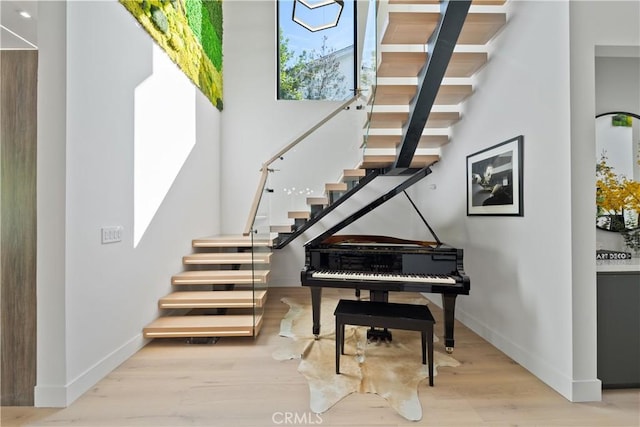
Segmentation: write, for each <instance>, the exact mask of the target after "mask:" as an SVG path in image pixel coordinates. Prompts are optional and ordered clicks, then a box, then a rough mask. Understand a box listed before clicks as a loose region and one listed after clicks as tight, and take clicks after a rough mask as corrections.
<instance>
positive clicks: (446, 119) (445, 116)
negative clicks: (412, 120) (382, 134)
mask: <svg viewBox="0 0 640 427" xmlns="http://www.w3.org/2000/svg"><path fill="white" fill-rule="evenodd" d="M407 120H409V113H408V112H407V113H401V112H397V113H396V112H373V113H369V125H370V127H371V128H401V127H402V126H403V125H404V124H405V122H406V121H407ZM459 120H460V113H457V112H446V113H444V112H443V113H440V112H431V113H429V117H428V119H427V123H426V125H425V127H427V128H445V127H449V126H452V125H454V124H455V123H456V122H457V121H459Z"/></svg>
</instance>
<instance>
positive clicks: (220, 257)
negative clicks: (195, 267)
mask: <svg viewBox="0 0 640 427" xmlns="http://www.w3.org/2000/svg"><path fill="white" fill-rule="evenodd" d="M182 262H183V264H215V265H217V264H251V263H252V262H255V263H256V264H268V263H269V262H271V252H253V253H252V252H238V253H226V252H216V253H197V254H191V255H186V256H184V257H182Z"/></svg>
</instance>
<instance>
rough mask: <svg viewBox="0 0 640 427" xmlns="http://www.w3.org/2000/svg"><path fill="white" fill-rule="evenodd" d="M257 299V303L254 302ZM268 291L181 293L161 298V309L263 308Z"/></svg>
mask: <svg viewBox="0 0 640 427" xmlns="http://www.w3.org/2000/svg"><path fill="white" fill-rule="evenodd" d="M254 298H255V302H254ZM266 300H267V291H266V290H256V291H253V290H232V291H180V292H172V293H170V294H169V295H166V296H164V297H162V298H160V300H159V302H158V306H159V307H160V308H165V309H166V308H251V307H254V306H255V307H263V306H264V303H265V302H266Z"/></svg>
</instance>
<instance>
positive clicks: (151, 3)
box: [119, 0, 222, 111]
mask: <svg viewBox="0 0 640 427" xmlns="http://www.w3.org/2000/svg"><path fill="white" fill-rule="evenodd" d="M119 1H120V3H121V4H122V5H123V6H124V7H125V8H126V9H127V10H128V11H129V12H130V13H131V14H132V15H133V16H134V17H135V18H136V20H138V22H139V23H140V25H142V27H143V28H144V29H145V30H146V31H147V32H148V33H149V35H151V37H152V38H153V39H154V40H155V41H156V42H157V43H158V45H160V47H162V49H163V50H164V51H165V52H166V53H167V54H168V55H169V57H170V58H171V60H172V61H173V62H175V63H176V64H177V65H178V67H180V69H181V70H182V71H183V72H184V73H185V74H186V75H187V76H188V77H189V79H191V81H192V82H193V83H194V84H195V85H196V86H197V87H198V88H199V89H200V90H201V91H202V93H204V95H205V96H206V97H207V98H209V100H211V102H212V103H213V105H215V106H216V108H218V110H220V111H222V0H119Z"/></svg>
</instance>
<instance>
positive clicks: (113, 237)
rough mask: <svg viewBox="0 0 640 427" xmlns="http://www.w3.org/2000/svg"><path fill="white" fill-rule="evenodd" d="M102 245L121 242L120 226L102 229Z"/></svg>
mask: <svg viewBox="0 0 640 427" xmlns="http://www.w3.org/2000/svg"><path fill="white" fill-rule="evenodd" d="M101 231H102V244H103V245H104V244H105V243H115V242H120V241H122V226H120V225H115V226H112V227H102V229H101Z"/></svg>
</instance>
